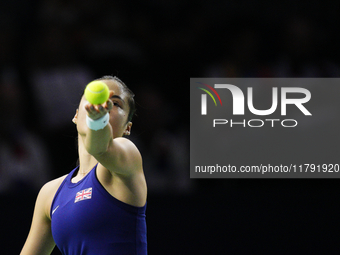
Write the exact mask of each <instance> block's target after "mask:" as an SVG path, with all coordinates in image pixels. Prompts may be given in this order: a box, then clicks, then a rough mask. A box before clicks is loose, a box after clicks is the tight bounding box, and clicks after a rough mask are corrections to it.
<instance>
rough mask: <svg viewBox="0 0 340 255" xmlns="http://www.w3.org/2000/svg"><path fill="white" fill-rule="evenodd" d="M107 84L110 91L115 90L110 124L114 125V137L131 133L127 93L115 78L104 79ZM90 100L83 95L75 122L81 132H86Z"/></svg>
mask: <svg viewBox="0 0 340 255" xmlns="http://www.w3.org/2000/svg"><path fill="white" fill-rule="evenodd" d="M102 81H103V82H104V83H106V85H107V86H108V87H109V90H110V91H113V92H114V93H113V96H112V97H111V98H110V100H111V101H112V103H113V107H112V109H111V111H110V112H109V114H110V124H111V127H112V133H113V137H114V138H115V137H121V136H123V135H129V134H130V131H131V126H132V123H131V122H127V119H128V115H129V110H130V108H129V104H128V101H127V100H128V99H127V95H126V93H125V92H124V91H123V89H122V88H121V86H120V85H119V84H118V83H117V82H116V81H113V80H102ZM88 103H89V102H88V101H87V100H86V99H85V97H84V96H83V97H82V99H81V101H80V105H79V109H78V113H77V114H76V116H75V119H74V121H75V123H76V124H77V129H78V132H79V133H80V134H82V133H84V132H85V127H86V121H85V118H86V114H87V113H86V110H85V105H86V104H88Z"/></svg>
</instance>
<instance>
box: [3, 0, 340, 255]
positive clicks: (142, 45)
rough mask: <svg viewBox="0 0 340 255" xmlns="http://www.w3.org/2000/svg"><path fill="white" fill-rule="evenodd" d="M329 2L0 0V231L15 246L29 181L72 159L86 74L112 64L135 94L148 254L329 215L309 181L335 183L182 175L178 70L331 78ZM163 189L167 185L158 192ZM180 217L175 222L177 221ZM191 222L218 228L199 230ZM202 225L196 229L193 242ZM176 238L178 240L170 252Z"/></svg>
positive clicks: (339, 66)
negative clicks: (74, 120) (146, 195)
mask: <svg viewBox="0 0 340 255" xmlns="http://www.w3.org/2000/svg"><path fill="white" fill-rule="evenodd" d="M339 7H340V2H339V1H330V0H325V1H322V3H321V1H308V2H303V1H301V2H299V1H292V0H288V1H278V0H275V1H264V0H259V1H249V0H239V1H221V0H212V1H200V0H198V1H192V0H191V1H189V0H181V1H179V0H172V1H166V0H157V1H156V0H145V1H122V0H118V1H104V0H95V1H94V0H89V1H79V0H67V1H65V0H40V1H29V0H12V1H1V2H0V120H1V125H0V197H1V201H0V202H1V210H2V215H1V216H2V217H1V218H2V219H3V221H2V222H1V223H0V224H2V223H4V224H5V225H4V229H6V230H7V231H2V233H1V235H0V237H1V240H5V241H4V242H6V245H7V246H8V247H17V248H16V249H17V250H18V251H19V250H20V249H21V247H22V244H23V242H24V240H25V238H26V236H27V232H28V229H29V224H30V220H31V216H32V211H33V206H34V199H35V197H36V194H37V192H38V190H39V189H40V187H41V186H42V185H43V184H44V183H45V182H47V181H49V180H51V179H53V178H56V177H59V176H61V175H64V174H67V173H68V172H70V171H71V170H72V169H73V168H74V167H75V166H76V162H77V140H76V138H77V133H76V128H75V126H74V124H73V123H72V118H73V116H74V114H75V111H76V108H77V107H78V103H79V100H80V98H81V96H82V93H83V90H84V88H85V86H86V84H87V83H88V82H89V81H91V80H93V79H96V78H99V77H102V76H103V75H115V76H118V77H119V78H120V79H121V80H123V81H124V82H125V83H126V84H127V85H128V86H129V87H130V88H131V89H132V91H133V92H134V93H135V94H136V96H135V101H136V105H137V115H136V116H135V117H134V119H133V127H132V135H131V137H130V139H131V140H132V141H133V142H134V143H135V144H136V145H137V146H138V148H139V149H140V151H141V153H142V155H143V162H144V170H145V174H146V178H147V182H148V188H149V195H150V197H151V198H150V200H151V201H150V203H149V204H148V227H149V229H150V232H149V233H150V234H149V240H150V251H153V252H150V254H212V253H211V252H210V251H211V249H215V248H216V249H217V248H218V247H221V246H223V245H224V244H225V241H226V240H227V239H228V240H229V239H230V240H234V241H233V244H232V246H231V247H233V248H234V249H235V250H234V252H233V254H239V253H237V252H236V251H239V250H241V251H242V250H243V251H248V253H247V252H245V253H243V254H250V253H252V252H253V250H252V249H253V247H254V245H255V243H257V242H256V241H253V242H251V241H249V242H248V243H247V244H248V245H246V246H245V245H242V244H243V243H244V240H245V238H248V239H247V240H255V239H254V238H255V237H256V236H257V238H258V239H256V240H257V241H259V242H258V243H261V242H260V241H261V240H262V239H261V235H258V231H259V229H263V230H262V232H261V233H262V234H263V233H264V234H266V235H265V236H266V238H269V240H271V241H274V243H275V240H272V239H271V238H273V236H276V235H275V234H279V233H281V232H279V231H281V230H277V232H275V230H273V229H272V228H271V226H272V224H274V225H275V226H277V228H278V229H285V231H286V232H284V231H283V232H282V233H288V234H291V232H290V228H294V227H295V228H299V224H302V223H301V222H303V224H304V223H306V225H308V226H310V227H309V228H308V227H307V228H299V229H300V230H299V232H297V233H300V234H301V236H302V235H304V234H305V230H306V229H307V231H310V233H314V232H312V230H313V229H312V226H313V225H312V224H309V223H308V222H315V218H314V216H315V217H316V216H317V215H319V214H320V215H322V213H321V210H322V209H321V208H325V207H326V208H327V206H329V210H328V213H329V212H334V215H333V214H332V213H330V214H327V217H325V218H323V221H322V223H320V226H321V225H322V226H323V224H324V223H325V224H324V225H328V224H332V222H331V221H332V219H334V218H335V212H336V211H334V209H333V204H332V205H331V204H327V205H326V206H325V204H324V199H323V197H321V195H320V194H326V195H330V194H333V196H335V195H334V194H335V193H334V192H333V191H334V189H332V187H335V185H337V183H336V182H332V184H334V185H333V186H332V185H329V182H328V183H324V182H323V184H322V185H321V184H320V183H319V184H318V185H316V190H317V189H318V188H319V190H321V189H322V188H325V187H326V186H327V188H326V189H324V190H325V192H326V193H320V194H319V195H317V193H316V192H317V191H315V190H314V187H315V184H316V183H315V182H313V187H311V186H308V185H312V184H308V185H306V183H307V182H306V181H304V182H303V184H304V185H305V186H301V185H300V184H301V182H297V181H296V182H293V181H292V182H290V185H293V186H292V187H293V188H292V187H291V188H290V189H287V187H286V186H285V185H282V186H280V185H277V184H278V182H265V181H263V180H262V181H260V180H257V181H256V182H255V181H254V182H252V181H251V180H244V181H242V182H241V181H239V180H223V181H222V180H220V181H212V180H209V181H208V180H203V181H196V180H190V178H189V118H190V112H189V98H190V97H189V81H190V80H189V79H190V77H339V75H340V51H339V45H340V43H339V36H338V30H339V19H340V16H339V13H340V12H339V11H340V10H339ZM327 149H328V148H327ZM282 183H283V182H279V184H282ZM233 185H234V186H233ZM236 186H237V187H238V188H235V187H236ZM222 187H223V189H222ZM254 187H256V188H255V189H254ZM278 187H280V188H278ZM305 187H309V188H308V190H307V189H304V188H305ZM234 188H235V189H234ZM200 190H201V192H199V195H196V194H197V191H200ZM235 190H237V192H235ZM283 190H284V191H283ZM207 191H209V193H208V192H207ZM223 191H228V192H229V193H228V192H223ZM312 191H313V193H312V194H313V195H316V196H317V198H318V199H317V201H315V200H313V199H312V196H310V194H311V193H310V192H312ZM327 192H328V193H327ZM155 194H156V198H155V197H153V196H152V195H155ZM157 194H161V196H157ZM164 194H172V195H173V194H175V195H176V194H177V195H180V196H179V197H176V198H175V199H168V200H164V199H163V196H162V195H164ZM190 194H195V196H190ZM296 194H298V195H296ZM182 195H183V196H182ZM185 195H186V196H185ZM180 197H181V199H180ZM185 197H186V198H185ZM216 201H224V202H222V203H216ZM19 202H20V203H19ZM316 202H320V203H319V204H318V203H316ZM315 204H318V206H319V207H318V208H319V209H318V210H319V211H317V213H316V212H315V211H313V210H314V209H315V207H314V205H315ZM320 204H321V206H320ZM267 208H269V210H271V211H270V212H272V213H271V214H270V216H268V214H267V212H268V211H267ZM291 208H300V209H299V210H298V211H293V209H291ZM296 210H297V209H296ZM197 212H201V214H198V213H197ZM248 212H251V213H248ZM311 212H314V213H312V214H311ZM230 213H231V217H230V218H228V220H227V221H226V222H224V223H221V221H220V220H219V219H220V218H221V217H224V216H226V215H229V214H230ZM250 214H251V215H250ZM203 215H205V216H209V218H205V220H203V219H202V217H203ZM263 215H267V216H268V217H269V218H268V217H267V216H266V217H267V218H265V217H264V216H263ZM276 215H278V216H279V217H281V218H280V219H281V222H280V221H279V222H280V223H277V221H276V220H277V219H276ZM296 215H300V216H299V217H300V218H298V219H296ZM306 215H309V217H307V216H306ZM337 215H338V214H337ZM163 216H164V217H166V219H167V220H164V218H163ZM177 216H181V217H177ZM201 216H202V217H201ZM205 216H204V217H205ZM305 216H306V217H307V218H306V219H307V220H305V218H303V217H305ZM244 219H246V221H244ZM294 219H295V220H294ZM307 221H308V222H307ZM328 221H329V222H328ZM198 222H199V223H200V224H197V223H198ZM182 225H183V226H184V225H185V226H188V227H186V228H183V229H181V230H180V231H178V229H177V228H178V226H182ZM293 225H294V226H293ZM225 229H229V230H230V229H231V231H229V232H226V231H225ZM164 230H167V231H168V232H167V233H172V234H169V236H167V237H166V238H165V237H164V235H162V234H159V233H164ZM205 231H208V232H209V231H210V233H222V234H219V235H218V236H217V237H216V236H214V235H211V237H210V238H209V237H207V236H206V234H205ZM273 231H274V234H273ZM223 233H227V237H228V238H227V239H223V238H224V237H225V235H223ZM297 235H298V234H296V235H295V236H294V238H295V237H296V238H297V239H298V238H299V237H298V236H297ZM235 236H236V237H237V238H239V239H237V240H236V241H235ZM315 236H316V237H317V236H318V235H315ZM202 238H203V239H206V238H208V239H206V240H205V241H203V242H200V241H199V242H197V241H198V240H202ZM216 238H217V239H216ZM266 238H263V240H267V239H266ZM260 239H261V240H260ZM18 240H20V241H18ZM263 240H262V241H263ZM277 240H278V239H277ZM277 240H276V242H278V241H277ZM282 240H287V239H282ZM178 243H182V244H183V243H184V244H187V245H186V246H183V247H182V251H183V253H180V252H178V250H177V248H176V245H174V244H178ZM269 243H270V241H269ZM287 243H288V242H287ZM309 243H310V242H308V245H306V247H307V246H308V247H310V246H309ZM315 243H318V242H315ZM3 244H4V243H3ZM11 245H12V246H11ZM292 245H293V244H291V243H289V244H288V246H286V244H285V245H283V246H285V247H288V248H286V250H287V249H289V247H293V248H294V247H295V246H294V245H293V246H292ZM299 245H300V244H299ZM163 247H167V249H168V252H166V251H164V248H163ZM193 247H197V248H196V252H194V251H193V250H192V249H194V248H193ZM264 247H267V244H266V245H264ZM312 253H313V252H310V254H312ZM1 254H14V253H13V249H8V253H6V251H5V250H2V252H1ZM15 254H17V253H15ZM216 254H224V253H223V252H219V253H216ZM252 254H253V253H252ZM263 254H269V253H266V252H264V253H263ZM275 254H284V253H275ZM285 254H289V253H285ZM320 254H321V253H320Z"/></svg>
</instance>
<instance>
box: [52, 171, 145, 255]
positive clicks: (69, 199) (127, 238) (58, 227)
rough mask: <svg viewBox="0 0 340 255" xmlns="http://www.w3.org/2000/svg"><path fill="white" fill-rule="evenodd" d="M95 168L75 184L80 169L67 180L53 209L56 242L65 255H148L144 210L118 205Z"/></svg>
mask: <svg viewBox="0 0 340 255" xmlns="http://www.w3.org/2000/svg"><path fill="white" fill-rule="evenodd" d="M96 168H97V167H96V166H95V167H94V168H93V169H92V170H91V171H90V173H88V174H87V175H86V176H85V177H84V178H83V179H82V180H80V181H79V182H77V183H72V182H71V179H72V177H73V175H74V174H75V172H76V171H77V170H78V167H77V168H75V169H74V170H72V171H71V173H70V174H69V175H68V176H67V177H66V178H65V179H64V181H63V182H62V184H61V185H60V187H59V189H58V191H57V193H56V194H55V196H54V199H53V202H52V206H51V212H50V213H51V228H52V235H53V239H54V241H55V243H56V245H57V246H58V248H59V250H60V251H61V253H62V254H64V255H113V254H119V255H123V254H126V255H137V254H138V255H145V254H147V241H146V240H147V239H146V221H145V210H146V205H145V206H143V207H135V206H132V205H128V204H126V203H123V202H122V201H119V200H118V199H116V198H114V197H113V196H112V195H110V194H109V193H108V192H107V191H106V190H105V188H104V187H103V186H102V185H101V183H100V182H99V180H98V179H97V175H96Z"/></svg>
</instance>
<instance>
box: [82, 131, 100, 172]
mask: <svg viewBox="0 0 340 255" xmlns="http://www.w3.org/2000/svg"><path fill="white" fill-rule="evenodd" d="M78 154H79V171H78V174H79V175H82V176H84V175H86V174H87V173H88V172H90V171H91V169H92V168H93V167H94V166H95V165H96V164H97V163H98V161H97V160H96V159H95V158H94V157H93V156H92V155H91V154H89V153H88V152H87V150H86V149H85V146H84V143H83V140H82V138H81V136H80V135H78Z"/></svg>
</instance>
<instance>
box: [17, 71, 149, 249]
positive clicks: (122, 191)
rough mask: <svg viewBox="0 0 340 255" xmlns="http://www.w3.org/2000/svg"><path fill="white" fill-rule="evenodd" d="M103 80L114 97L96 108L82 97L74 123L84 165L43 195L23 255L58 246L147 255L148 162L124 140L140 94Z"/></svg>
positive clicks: (45, 189)
mask: <svg viewBox="0 0 340 255" xmlns="http://www.w3.org/2000/svg"><path fill="white" fill-rule="evenodd" d="M99 80H101V81H103V82H105V83H106V84H107V85H108V87H109V89H110V98H109V100H108V101H107V102H105V103H104V104H102V105H92V104H90V103H89V102H88V101H87V100H86V99H85V97H84V96H83V97H82V99H81V102H80V105H79V108H78V109H77V112H76V115H75V117H74V119H73V122H74V123H75V124H76V126H77V131H78V139H79V141H78V143H79V145H78V149H79V166H78V167H77V168H75V169H74V170H73V171H71V172H70V173H69V174H68V175H65V176H62V177H60V178H58V179H55V180H53V181H50V182H48V183H47V184H45V185H44V186H43V187H42V189H41V190H40V192H39V195H38V197H37V201H36V204H35V209H34V215H33V220H32V225H31V229H30V232H29V235H28V237H27V240H26V242H25V245H24V247H23V249H22V251H21V255H32V254H34V255H36V254H50V253H51V252H52V250H53V248H54V247H55V245H57V247H58V248H59V250H60V251H61V253H62V254H65V255H80V254H81V255H98V254H100V255H105V254H129V255H131V254H138V255H142V254H143V255H144V254H147V240H146V221H145V210H146V197H147V187H146V181H145V177H144V173H143V168H142V158H141V155H140V153H139V151H138V149H137V148H136V146H135V145H134V144H133V143H132V142H131V141H130V140H128V139H126V138H123V136H124V135H129V134H130V132H131V126H132V123H131V118H132V116H133V114H134V111H135V108H134V107H135V106H134V99H133V96H134V95H133V93H132V92H131V91H130V90H129V89H128V88H127V87H126V85H125V84H124V83H123V82H122V81H120V80H119V79H118V78H116V77H112V76H104V77H103V78H101V79H99ZM60 160H62V159H60Z"/></svg>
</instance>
